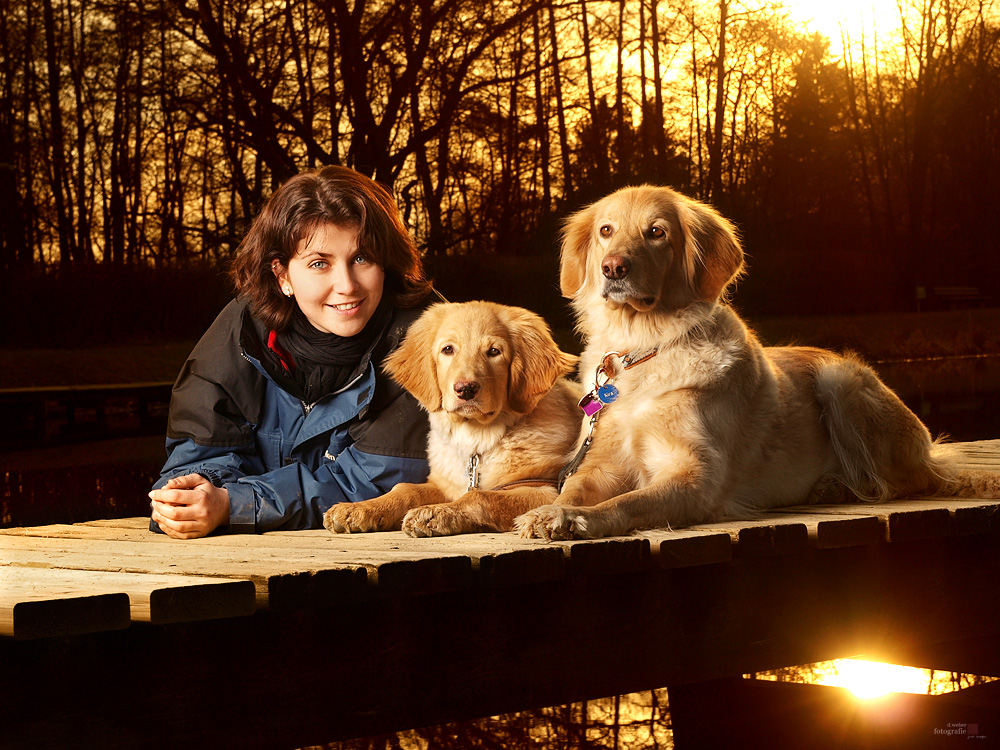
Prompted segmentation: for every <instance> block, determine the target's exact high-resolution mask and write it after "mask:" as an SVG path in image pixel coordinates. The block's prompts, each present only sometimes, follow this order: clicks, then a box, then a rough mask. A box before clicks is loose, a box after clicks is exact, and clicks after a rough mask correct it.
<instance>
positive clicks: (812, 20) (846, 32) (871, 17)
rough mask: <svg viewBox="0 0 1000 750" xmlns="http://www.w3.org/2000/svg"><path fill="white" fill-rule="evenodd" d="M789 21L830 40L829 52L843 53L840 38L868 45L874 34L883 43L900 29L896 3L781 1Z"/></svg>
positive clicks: (890, 0) (891, 0)
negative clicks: (788, 13)
mask: <svg viewBox="0 0 1000 750" xmlns="http://www.w3.org/2000/svg"><path fill="white" fill-rule="evenodd" d="M783 4H784V6H785V7H786V8H787V9H788V11H789V12H790V14H791V17H792V20H793V21H796V22H798V23H800V24H802V25H804V26H805V27H806V28H807V29H809V30H811V31H816V32H819V33H820V34H822V35H823V36H825V37H826V38H827V39H829V40H830V53H831V54H832V55H834V56H835V57H839V56H840V55H842V54H843V48H842V46H841V39H842V38H843V37H846V38H847V39H849V40H850V41H851V42H852V43H857V42H859V41H860V40H861V39H862V38H864V39H865V40H867V42H868V44H869V45H870V44H871V42H872V40H873V39H874V38H875V36H876V35H877V36H878V38H879V39H882V40H886V39H890V38H891V37H892V36H894V35H895V34H896V32H898V31H899V29H900V28H901V27H902V20H901V18H900V10H899V6H898V5H897V4H896V0H836V1H833V0H822V2H816V1H815V0H784V3H783Z"/></svg>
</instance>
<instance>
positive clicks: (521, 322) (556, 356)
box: [503, 307, 578, 414]
mask: <svg viewBox="0 0 1000 750" xmlns="http://www.w3.org/2000/svg"><path fill="white" fill-rule="evenodd" d="M503 319H504V322H505V323H506V325H507V329H508V330H509V331H510V334H511V339H512V340H513V346H514V351H513V355H512V356H511V363H510V381H509V382H508V384H507V391H508V393H507V403H508V405H509V406H510V408H511V409H513V410H514V411H516V412H518V413H520V414H528V413H529V412H531V411H532V410H533V409H534V408H535V406H536V405H537V404H538V402H539V401H540V400H541V398H542V396H544V395H545V394H546V393H548V392H549V391H550V390H551V389H552V386H553V384H554V383H555V382H556V379H557V378H559V377H561V376H563V375H566V374H568V373H570V372H572V370H573V368H574V367H576V362H577V359H578V358H577V357H575V356H573V355H572V354H567V353H566V352H564V351H562V350H561V349H560V348H559V347H558V346H557V345H556V342H555V341H553V340H552V334H551V333H550V332H549V326H548V324H547V323H546V322H545V321H544V320H543V319H542V317H541V316H539V315H537V314H535V313H533V312H531V311H529V310H525V309H523V308H520V307H507V308H504V313H503Z"/></svg>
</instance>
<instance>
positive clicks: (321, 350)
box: [272, 298, 392, 404]
mask: <svg viewBox="0 0 1000 750" xmlns="http://www.w3.org/2000/svg"><path fill="white" fill-rule="evenodd" d="M391 318H392V306H391V305H390V304H389V302H388V301H387V300H386V299H384V298H383V299H382V301H381V302H379V305H378V307H377V308H375V313H374V314H373V315H372V317H371V320H369V321H368V323H367V325H365V327H364V328H363V329H362V330H361V332H360V333H358V334H357V335H355V336H338V335H337V334H335V333H326V332H324V331H320V330H318V329H317V328H315V327H314V326H313V325H312V323H310V322H309V321H308V319H307V318H306V316H305V315H303V314H302V311H301V310H299V309H298V308H296V310H295V313H294V314H293V316H292V320H291V323H290V324H289V326H288V327H287V328H286V329H285V330H283V331H282V332H281V333H279V334H278V336H277V339H278V344H279V345H280V350H278V351H275V350H274V349H272V351H273V352H274V354H275V355H276V356H277V357H278V359H279V360H280V361H281V364H282V366H283V367H284V368H286V371H287V372H288V374H289V376H290V378H291V380H292V381H294V385H295V389H294V390H293V389H292V388H289V391H290V392H293V393H294V394H295V395H296V396H298V397H299V398H300V399H302V401H304V402H305V403H307V404H314V403H316V402H317V401H318V400H319V399H321V398H322V397H323V396H326V395H329V394H331V393H336V392H337V391H339V390H340V389H341V388H343V387H344V386H346V385H348V384H349V383H350V382H351V381H352V380H354V378H356V377H357V376H358V375H360V374H361V372H362V371H363V370H364V368H365V367H367V366H368V359H369V355H370V354H371V350H372V349H373V348H374V347H375V344H376V342H378V340H379V339H380V338H381V336H382V333H383V332H384V331H385V328H386V326H387V325H388V323H389V320H390V319H391ZM289 354H290V355H291V357H290V359H291V360H292V361H291V362H289V361H287V360H288V359H289V357H287V355H289ZM286 384H287V385H291V384H290V383H287V381H286ZM295 391H297V393H295Z"/></svg>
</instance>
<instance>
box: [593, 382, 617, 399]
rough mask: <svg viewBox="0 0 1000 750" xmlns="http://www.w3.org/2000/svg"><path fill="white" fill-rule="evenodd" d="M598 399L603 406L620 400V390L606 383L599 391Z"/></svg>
mask: <svg viewBox="0 0 1000 750" xmlns="http://www.w3.org/2000/svg"><path fill="white" fill-rule="evenodd" d="M597 398H598V400H599V401H600V402H601V403H602V404H610V403H612V402H614V401H617V400H618V389H617V388H615V387H614V386H613V385H611V383H605V384H604V385H602V386H601V387H600V388H598V389H597Z"/></svg>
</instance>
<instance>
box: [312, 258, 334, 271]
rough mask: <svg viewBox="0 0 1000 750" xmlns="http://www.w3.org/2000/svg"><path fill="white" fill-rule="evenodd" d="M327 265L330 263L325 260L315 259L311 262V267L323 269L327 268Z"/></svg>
mask: <svg viewBox="0 0 1000 750" xmlns="http://www.w3.org/2000/svg"><path fill="white" fill-rule="evenodd" d="M327 265H329V264H328V263H327V262H326V261H325V260H314V261H313V262H312V263H310V264H309V267H310V268H315V269H318V270H322V269H324V268H326V267H327Z"/></svg>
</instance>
